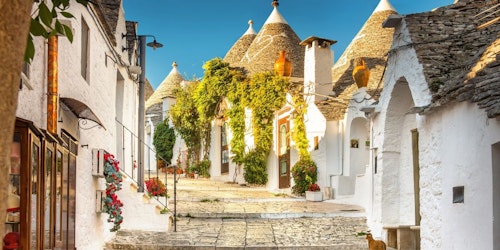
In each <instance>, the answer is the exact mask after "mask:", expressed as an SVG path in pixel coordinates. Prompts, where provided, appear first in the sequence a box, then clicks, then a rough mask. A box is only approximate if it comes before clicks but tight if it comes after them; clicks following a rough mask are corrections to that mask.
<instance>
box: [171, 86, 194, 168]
mask: <svg viewBox="0 0 500 250" xmlns="http://www.w3.org/2000/svg"><path fill="white" fill-rule="evenodd" d="M195 88H196V84H191V85H188V86H186V87H185V88H182V87H179V88H177V89H176V90H175V91H174V94H175V97H176V104H175V105H173V106H172V107H171V109H170V111H169V114H170V117H171V118H172V123H173V125H174V127H175V130H176V131H177V132H178V133H179V134H180V136H181V138H182V139H183V140H184V142H185V143H186V146H187V148H188V159H190V160H191V161H193V162H198V161H199V155H200V154H199V153H200V145H201V137H200V128H199V126H198V117H199V114H198V110H197V109H196V103H195V102H194V99H193V93H194V90H195Z"/></svg>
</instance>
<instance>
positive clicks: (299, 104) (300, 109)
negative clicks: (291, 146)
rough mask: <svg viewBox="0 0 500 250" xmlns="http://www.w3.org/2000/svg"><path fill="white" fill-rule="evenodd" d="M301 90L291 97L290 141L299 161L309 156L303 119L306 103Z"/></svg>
mask: <svg viewBox="0 0 500 250" xmlns="http://www.w3.org/2000/svg"><path fill="white" fill-rule="evenodd" d="M301 90H302V88H300V89H298V90H297V91H295V92H294V93H293V95H292V102H293V105H294V109H295V111H294V115H293V124H294V126H293V130H292V140H293V141H294V142H295V147H296V148H297V150H298V151H299V158H300V159H304V160H306V159H310V158H311V155H310V153H309V150H308V149H309V140H308V139H307V134H306V124H305V121H304V117H305V115H306V113H307V103H306V101H305V100H304V98H303V96H302V95H301V92H302V91H301Z"/></svg>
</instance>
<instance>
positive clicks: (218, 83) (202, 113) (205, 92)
mask: <svg viewBox="0 0 500 250" xmlns="http://www.w3.org/2000/svg"><path fill="white" fill-rule="evenodd" d="M203 69H204V70H205V73H204V76H203V79H202V80H201V82H200V83H199V84H198V86H197V88H196V90H195V93H194V95H193V97H194V100H195V103H196V109H197V110H198V114H199V119H198V123H199V124H198V125H199V128H200V131H201V136H202V142H203V145H204V149H205V152H204V157H203V158H205V157H206V156H207V155H208V151H209V150H210V134H211V133H210V130H211V128H212V126H211V122H212V120H213V119H214V118H215V114H216V112H217V111H218V110H217V107H218V105H219V104H220V103H221V102H222V101H223V99H224V96H225V95H226V93H227V85H228V83H229V82H231V79H232V72H231V69H230V68H229V63H227V62H224V61H223V60H222V59H221V58H214V59H212V60H210V61H208V62H207V63H205V64H204V65H203Z"/></svg>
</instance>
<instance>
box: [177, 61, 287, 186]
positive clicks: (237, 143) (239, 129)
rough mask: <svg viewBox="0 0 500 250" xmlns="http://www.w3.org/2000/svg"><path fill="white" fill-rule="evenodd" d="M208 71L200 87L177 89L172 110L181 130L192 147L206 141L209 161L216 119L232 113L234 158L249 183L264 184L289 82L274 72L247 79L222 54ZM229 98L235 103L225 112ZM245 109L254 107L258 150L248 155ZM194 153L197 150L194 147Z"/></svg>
mask: <svg viewBox="0 0 500 250" xmlns="http://www.w3.org/2000/svg"><path fill="white" fill-rule="evenodd" d="M203 69H204V70H205V73H204V77H203V79H202V80H201V82H199V83H198V84H197V86H196V87H192V88H190V89H182V90H178V91H177V94H176V97H177V103H176V104H175V105H174V107H173V108H172V109H171V111H170V114H171V116H172V121H173V124H174V126H175V128H176V130H177V131H179V133H180V134H181V136H182V138H183V139H184V140H185V141H186V142H187V140H189V138H191V139H192V141H191V145H187V146H188V148H190V146H192V147H196V146H198V147H199V148H198V149H201V147H200V144H202V145H203V148H204V153H203V159H206V158H208V150H209V149H210V131H211V128H212V121H213V120H214V119H221V118H223V117H228V118H229V127H230V128H231V132H232V138H231V141H230V145H231V152H232V155H233V157H232V159H231V160H232V161H233V162H234V163H236V164H237V166H238V167H239V166H241V165H244V169H245V175H244V177H245V180H246V181H247V182H248V183H253V184H265V183H266V182H267V171H266V159H267V156H268V154H269V151H270V149H271V146H272V140H273V118H274V114H275V111H276V110H278V109H280V108H282V107H283V106H284V105H285V102H286V93H287V91H288V88H289V86H290V82H289V81H288V80H287V79H285V78H283V77H281V76H278V75H276V74H275V73H273V72H264V73H257V74H254V75H253V76H252V77H251V78H250V79H248V78H247V77H246V76H245V75H244V74H243V72H242V71H241V70H239V69H237V68H232V67H230V66H229V64H228V63H227V62H224V61H223V60H222V59H220V58H214V59H212V60H210V61H208V62H207V63H205V65H203ZM225 99H227V101H228V102H229V103H230V107H228V108H227V109H226V110H224V112H225V113H224V114H220V113H219V112H220V111H221V110H220V105H221V104H222V102H224V101H225ZM246 108H248V109H250V110H252V132H253V136H254V145H255V148H254V149H253V150H252V151H250V152H247V153H246V154H245V147H246V145H245V129H246V128H245V109H246ZM219 116H222V117H219ZM193 142H196V143H193ZM190 151H191V152H193V153H194V151H195V150H190ZM199 152H200V151H198V153H199ZM197 162H198V161H197Z"/></svg>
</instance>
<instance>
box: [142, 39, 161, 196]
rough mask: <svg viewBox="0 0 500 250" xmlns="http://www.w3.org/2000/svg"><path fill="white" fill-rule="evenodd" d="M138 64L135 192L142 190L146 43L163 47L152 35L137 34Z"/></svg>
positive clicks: (154, 47)
mask: <svg viewBox="0 0 500 250" xmlns="http://www.w3.org/2000/svg"><path fill="white" fill-rule="evenodd" d="M146 37H153V39H154V40H153V42H150V43H147V44H146ZM137 38H138V40H139V64H140V66H141V75H140V77H139V119H138V135H137V137H138V139H139V140H138V141H139V147H138V149H139V157H138V158H139V164H138V168H137V169H138V173H137V185H138V188H137V192H140V193H142V192H144V143H145V142H144V127H145V126H146V124H145V121H144V119H145V108H144V107H145V104H146V100H144V99H145V84H146V45H147V46H149V47H152V48H153V49H157V48H161V47H163V44H161V43H159V42H157V41H156V37H154V36H152V35H139V36H137Z"/></svg>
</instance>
